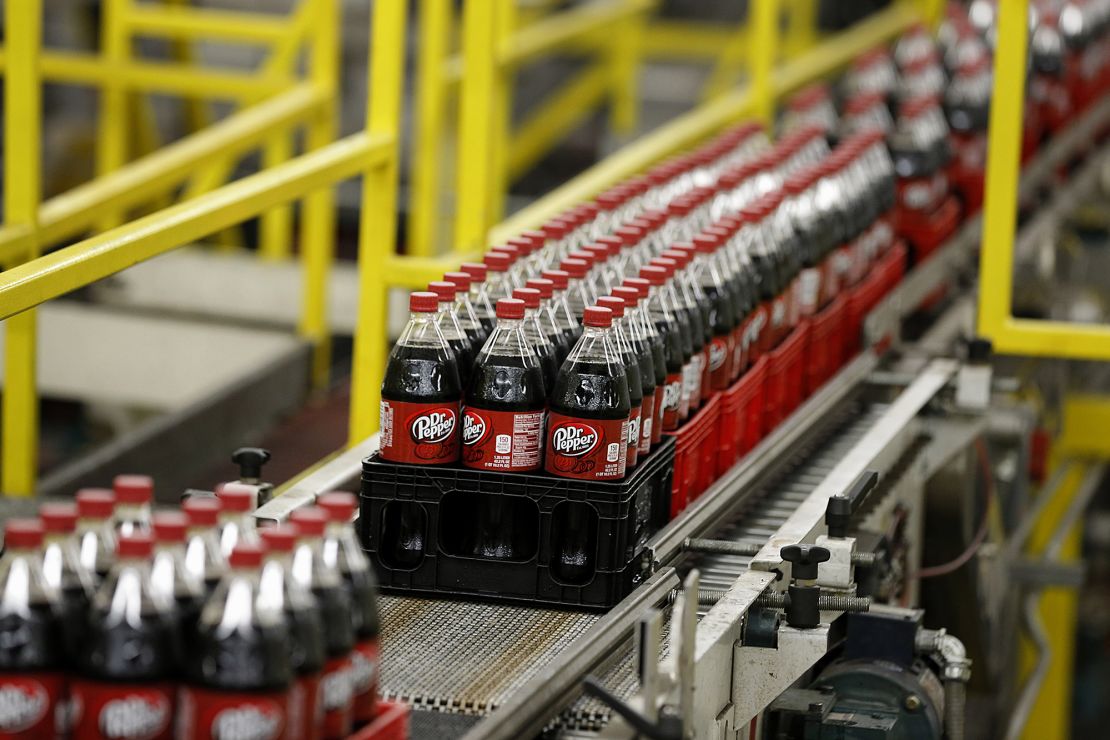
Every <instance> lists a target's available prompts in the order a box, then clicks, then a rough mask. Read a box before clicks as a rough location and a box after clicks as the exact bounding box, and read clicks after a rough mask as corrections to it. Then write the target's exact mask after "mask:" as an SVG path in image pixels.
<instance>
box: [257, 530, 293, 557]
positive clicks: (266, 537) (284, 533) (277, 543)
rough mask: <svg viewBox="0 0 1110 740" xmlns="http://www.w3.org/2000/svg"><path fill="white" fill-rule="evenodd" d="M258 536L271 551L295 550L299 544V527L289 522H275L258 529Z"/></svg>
mask: <svg viewBox="0 0 1110 740" xmlns="http://www.w3.org/2000/svg"><path fill="white" fill-rule="evenodd" d="M258 536H259V537H261V538H262V542H263V544H265V545H266V549H267V550H269V551H270V552H293V547H294V546H295V545H296V544H297V528H296V527H293V526H290V525H288V524H275V525H273V526H270V527H263V528H262V529H260V530H258Z"/></svg>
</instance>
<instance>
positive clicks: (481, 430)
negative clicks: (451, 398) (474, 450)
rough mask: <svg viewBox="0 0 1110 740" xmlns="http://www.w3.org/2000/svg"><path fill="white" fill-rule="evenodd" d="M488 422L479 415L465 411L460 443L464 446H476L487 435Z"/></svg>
mask: <svg viewBox="0 0 1110 740" xmlns="http://www.w3.org/2000/svg"><path fill="white" fill-rule="evenodd" d="M489 428H490V427H489V422H488V421H486V420H485V419H484V418H483V417H482V416H481V415H480V414H478V413H475V412H474V411H471V410H470V409H467V410H466V411H465V412H463V430H462V442H463V444H464V445H476V444H478V443H479V442H481V441H482V440H484V439H485V438H486V436H487V435H488V434H489Z"/></svg>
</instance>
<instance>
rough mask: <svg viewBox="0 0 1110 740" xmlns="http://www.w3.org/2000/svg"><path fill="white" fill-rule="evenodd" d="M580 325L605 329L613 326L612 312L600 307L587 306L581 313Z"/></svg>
mask: <svg viewBox="0 0 1110 740" xmlns="http://www.w3.org/2000/svg"><path fill="white" fill-rule="evenodd" d="M582 324H583V325H584V326H596V327H598V328H601V329H607V328H609V327H610V326H612V325H613V312H612V311H610V310H609V309H608V308H604V307H602V306H587V307H586V310H585V311H584V312H583V313H582Z"/></svg>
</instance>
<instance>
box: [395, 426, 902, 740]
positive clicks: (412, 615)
mask: <svg viewBox="0 0 1110 740" xmlns="http://www.w3.org/2000/svg"><path fill="white" fill-rule="evenodd" d="M885 408H886V407H885V406H881V405H876V406H870V407H868V408H867V409H866V410H863V411H860V410H858V409H857V410H856V413H854V414H853V415H852V416H851V417H850V418H849V419H848V420H847V421H845V422H844V423H842V424H841V425H840V426H839V428H837V429H836V430H835V432H834V433H833V434H832V435H831V439H829V440H828V441H827V442H826V443H824V444H820V445H817V446H816V447H815V448H814V449H809V450H799V452H798V455H797V461H796V462H797V465H796V466H795V467H794V469H793V470H792V471H791V472H789V473H787V474H786V475H784V476H783V477H782V478H780V479H779V480H778V481H776V482H775V483H774V484H772V485H769V486H766V487H765V488H764V489H763V490H761V491H760V492H759V493H758V494H757V495H755V496H754V497H752V498H751V500H750V501H751V502H750V503H749V504H748V505H747V506H746V507H745V509H744V510H743V512H742V513H741V514H739V515H738V516H737V517H735V518H734V519H733V521H732V522H731V523H730V524H728V525H727V526H726V527H725V528H724V529H723V531H718V532H716V533H714V535H713V536H715V537H718V538H723V539H733V540H736V541H762V540H765V539H766V538H767V537H768V536H770V535H771V534H772V533H773V532H774V531H775V529H776V528H777V527H778V526H779V525H780V524H782V522H784V521H785V520H786V518H787V516H789V514H790V513H791V512H792V511H793V510H794V508H796V507H797V505H798V504H799V503H800V502H801V501H802V500H804V499H805V497H806V495H808V494H809V492H810V491H812V490H813V488H814V487H815V486H816V485H817V484H818V483H820V481H821V480H822V479H823V478H824V476H825V474H827V473H828V472H829V470H831V469H832V467H833V466H834V465H835V464H836V463H837V462H838V461H839V460H840V459H841V458H842V457H843V456H844V454H845V453H846V452H847V451H848V450H849V449H850V448H851V447H852V445H854V444H855V443H856V442H857V441H858V440H859V439H860V437H862V436H863V434H864V433H865V432H866V430H867V429H869V428H870V427H871V426H872V425H873V424H874V422H875V420H876V419H877V418H878V417H879V416H880V415H881V414H882V412H883V411H884V410H885ZM748 561H749V558H741V557H732V556H712V557H703V558H701V559H700V560H699V562H698V567H699V568H701V570H702V587H703V588H725V587H727V586H728V585H729V584H730V583H731V582H732V581H733V580H735V578H736V577H737V576H738V575H739V574H740V573H741V572H742V571H743V570H744V569H746V568H747V565H748ZM381 609H382V626H383V631H382V657H383V660H382V667H381V671H382V673H381V687H382V694H383V695H384V696H385V697H386V698H388V699H401V700H404V701H406V702H409V703H411V704H413V705H415V706H416V707H417V708H418V709H419V708H422V709H430V710H436V711H441V712H454V713H460V714H468V715H479V716H480V715H485V714H488V713H489V712H491V711H492V710H494V709H496V708H497V707H498V706H499V705H501V704H502V703H504V702H505V701H506V700H507V699H508V697H509V696H511V695H512V693H513V692H514V691H516V690H517V689H518V688H520V687H521V686H523V685H524V684H525V683H527V682H528V681H529V680H530V679H531V678H532V677H533V676H535V675H536V674H537V673H538V672H539V671H540V670H541V669H542V668H543V667H544V666H545V665H546V664H547V663H548V662H549V661H550V660H552V659H553V658H554V657H555V656H557V655H558V654H559V653H560V652H562V651H563V650H565V649H566V648H567V647H568V646H569V645H570V644H571V643H572V642H573V641H574V640H575V639H577V638H578V637H579V636H580V635H581V634H582V633H584V632H585V631H586V630H588V629H589V628H590V627H591V626H592V625H593V624H594V623H595V622H596V621H597V620H598V618H599V615H597V614H593V613H583V612H573V611H560V610H554V609H535V608H529V607H517V606H503V605H497V604H486V603H481V602H472V601H444V600H433V599H420V598H409V597H398V596H382V597H381ZM667 611H668V612H669V609H668V610H667ZM664 618H665V621H664V652H665V651H666V628H667V621H666V620H667V618H669V613H667V614H665V615H664ZM632 662H633V661H632V643H631V637H630V639H629V642H628V643H627V644H626V645H625V647H624V649H623V650H621V651H620V652H619V653H618V654H617V655H615V656H614V658H613V660H612V662H611V663H610V664H609V667H608V669H607V670H604V671H601V673H602V680H603V682H604V683H605V684H606V685H607V686H608V687H609V688H610V689H611V690H613V691H614V692H615V693H616V694H617V695H618V696H622V697H625V698H627V697H630V696H631V695H632V694H633V693H634V692H635V690H636V687H637V679H636V676H635V675H634V670H633V665H632ZM608 718H609V710H608V709H607V708H606V707H605V706H604V705H602V704H600V703H599V702H597V701H595V700H593V699H589V698H586V697H580V698H579V699H578V700H577V701H576V702H575V703H574V704H572V705H571V706H570V707H568V708H567V710H566V711H564V712H563V714H562V715H561V716H560V717H559V719H558V720H557V721H556V723H555V724H556V726H559V727H562V728H565V729H570V730H578V731H590V730H595V729H598V728H600V727H601V726H602V725H604V724H605V723H606V722H607V721H608Z"/></svg>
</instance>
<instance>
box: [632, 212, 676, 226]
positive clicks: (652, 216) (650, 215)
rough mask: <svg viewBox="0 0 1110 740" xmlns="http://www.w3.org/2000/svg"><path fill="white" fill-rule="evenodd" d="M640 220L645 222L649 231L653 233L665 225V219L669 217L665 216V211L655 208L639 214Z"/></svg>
mask: <svg viewBox="0 0 1110 740" xmlns="http://www.w3.org/2000/svg"><path fill="white" fill-rule="evenodd" d="M640 218H641V219H643V220H644V221H647V223H648V225H649V229H648V230H649V231H655V230H656V229H658V228H659V227H660V226H662V225H663V224H665V223H667V219H668V218H669V217H668V216H667V212H666V211H663V210H659V209H656V208H649V209H648V210H646V211H644V212H643V213H641V214H640ZM633 223H636V221H633Z"/></svg>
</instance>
